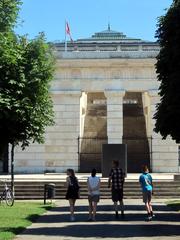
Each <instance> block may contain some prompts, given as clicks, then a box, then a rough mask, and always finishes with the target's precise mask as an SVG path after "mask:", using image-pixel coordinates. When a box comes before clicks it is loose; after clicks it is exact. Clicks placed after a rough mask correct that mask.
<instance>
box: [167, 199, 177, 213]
mask: <svg viewBox="0 0 180 240" xmlns="http://www.w3.org/2000/svg"><path fill="white" fill-rule="evenodd" d="M166 204H167V206H169V207H171V208H172V209H173V210H175V211H180V200H174V201H169V202H167V203H166Z"/></svg>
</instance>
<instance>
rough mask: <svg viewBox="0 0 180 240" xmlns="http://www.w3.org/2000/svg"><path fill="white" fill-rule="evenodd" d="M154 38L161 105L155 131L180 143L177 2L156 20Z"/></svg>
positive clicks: (179, 15) (179, 23)
mask: <svg viewBox="0 0 180 240" xmlns="http://www.w3.org/2000/svg"><path fill="white" fill-rule="evenodd" d="M156 37H157V38H158V42H159V44H160V47H161V50H160V53H159V55H158V57H157V64H156V70H157V75H158V80H159V81H160V87H159V94H160V96H161V102H160V104H158V105H157V111H156V113H155V115H154V118H155V119H156V124H155V131H156V132H157V133H158V132H159V133H160V134H161V135H162V137H163V139H165V138H166V137H167V136H168V135H170V136H171V137H172V139H174V140H176V142H180V0H174V2H173V4H172V5H171V7H170V8H169V9H168V11H167V13H166V14H165V16H162V17H160V18H159V21H158V30H157V32H156Z"/></svg>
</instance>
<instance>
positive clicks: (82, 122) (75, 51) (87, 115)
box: [15, 26, 179, 173]
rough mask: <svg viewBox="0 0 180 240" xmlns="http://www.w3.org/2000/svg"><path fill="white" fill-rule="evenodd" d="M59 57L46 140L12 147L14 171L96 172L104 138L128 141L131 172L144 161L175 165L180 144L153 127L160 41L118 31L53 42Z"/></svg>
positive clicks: (168, 168)
mask: <svg viewBox="0 0 180 240" xmlns="http://www.w3.org/2000/svg"><path fill="white" fill-rule="evenodd" d="M54 49H55V50H54V54H55V56H56V58H57V65H56V72H55V76H54V81H53V83H52V88H51V94H52V98H53V101H54V111H55V125H54V126H52V127H48V128H47V131H46V135H45V144H43V145H39V144H32V145H31V146H30V147H29V148H27V149H26V150H25V151H22V150H21V149H17V151H16V155H15V171H16V172H18V173H43V172H64V171H65V170H66V169H67V168H69V167H71V168H74V169H75V170H76V171H80V172H86V171H89V170H90V169H91V168H92V167H94V166H95V167H96V168H97V169H98V170H99V171H101V146H102V144H103V143H126V144H127V149H128V150H127V151H128V152H127V166H128V172H140V167H141V165H142V164H143V163H146V164H148V165H149V166H150V168H151V170H152V172H178V171H179V160H178V145H176V144H175V142H173V141H172V140H171V139H170V138H169V139H167V140H162V139H161V136H160V135H158V134H156V133H155V132H154V131H153V128H154V120H153V114H154V112H155V105H156V104H157V103H158V101H159V96H158V85H159V83H158V81H157V76H156V72H155V63H156V56H157V54H158V52H159V46H158V44H157V43H155V42H150V41H144V40H141V39H135V38H129V37H127V36H126V35H124V34H123V33H121V32H116V31H112V30H111V29H110V26H108V29H107V30H106V31H102V32H98V33H95V34H94V35H93V36H92V37H90V38H85V39H79V40H77V41H75V42H68V44H67V51H66V52H65V51H64V43H55V44H54Z"/></svg>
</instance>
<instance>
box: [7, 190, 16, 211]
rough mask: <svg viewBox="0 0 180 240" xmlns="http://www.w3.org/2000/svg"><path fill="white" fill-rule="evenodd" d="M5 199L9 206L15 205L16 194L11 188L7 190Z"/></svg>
mask: <svg viewBox="0 0 180 240" xmlns="http://www.w3.org/2000/svg"><path fill="white" fill-rule="evenodd" d="M5 201H6V204H7V205H8V206H10V207H11V206H13V204H14V195H13V193H12V191H11V190H10V189H7V190H6V191H5Z"/></svg>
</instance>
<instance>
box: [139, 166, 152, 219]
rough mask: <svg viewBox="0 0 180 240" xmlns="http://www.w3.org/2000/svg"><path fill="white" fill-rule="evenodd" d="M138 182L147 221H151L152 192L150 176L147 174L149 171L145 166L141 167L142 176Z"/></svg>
mask: <svg viewBox="0 0 180 240" xmlns="http://www.w3.org/2000/svg"><path fill="white" fill-rule="evenodd" d="M139 182H140V184H141V188H142V195H143V202H144V203H145V207H146V210H147V218H146V220H147V221H151V220H152V218H153V217H155V215H154V214H153V209H152V204H151V199H152V191H153V182H152V176H151V175H150V174H149V169H148V167H147V166H146V165H144V166H142V174H141V175H140V177H139Z"/></svg>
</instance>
